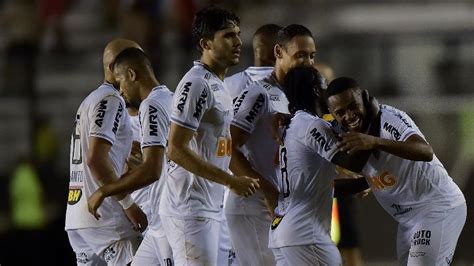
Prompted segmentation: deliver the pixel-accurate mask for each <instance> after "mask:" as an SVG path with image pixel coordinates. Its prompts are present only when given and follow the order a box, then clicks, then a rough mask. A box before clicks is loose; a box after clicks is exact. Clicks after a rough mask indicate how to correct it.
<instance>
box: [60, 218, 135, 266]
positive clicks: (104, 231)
mask: <svg viewBox="0 0 474 266" xmlns="http://www.w3.org/2000/svg"><path fill="white" fill-rule="evenodd" d="M67 235H68V237H69V243H70V244H71V247H72V249H73V250H74V253H76V261H77V265H88V266H89V265H127V264H128V263H130V262H131V261H132V258H133V254H135V251H136V250H137V248H138V245H139V244H140V239H141V236H140V234H139V233H135V232H133V233H132V232H130V233H129V235H125V236H120V235H119V234H118V233H117V230H115V229H111V228H100V227H98V228H84V229H76V230H67Z"/></svg>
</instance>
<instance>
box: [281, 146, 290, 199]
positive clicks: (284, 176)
mask: <svg viewBox="0 0 474 266" xmlns="http://www.w3.org/2000/svg"><path fill="white" fill-rule="evenodd" d="M280 171H281V188H282V192H283V197H284V198H286V197H288V196H290V182H289V181H288V165H287V159H286V147H281V148H280Z"/></svg>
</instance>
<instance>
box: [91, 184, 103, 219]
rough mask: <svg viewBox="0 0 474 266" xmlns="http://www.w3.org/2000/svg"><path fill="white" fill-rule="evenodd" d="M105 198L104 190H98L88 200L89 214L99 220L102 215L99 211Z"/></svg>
mask: <svg viewBox="0 0 474 266" xmlns="http://www.w3.org/2000/svg"><path fill="white" fill-rule="evenodd" d="M104 199H105V196H104V193H103V192H102V190H101V189H100V188H99V189H98V190H96V191H95V192H94V193H93V194H92V195H91V196H90V197H89V198H88V199H87V208H88V209H89V212H90V213H91V214H92V215H94V217H95V218H96V219H97V220H99V219H100V214H99V213H98V212H97V209H98V208H99V207H100V205H102V202H103V201H104Z"/></svg>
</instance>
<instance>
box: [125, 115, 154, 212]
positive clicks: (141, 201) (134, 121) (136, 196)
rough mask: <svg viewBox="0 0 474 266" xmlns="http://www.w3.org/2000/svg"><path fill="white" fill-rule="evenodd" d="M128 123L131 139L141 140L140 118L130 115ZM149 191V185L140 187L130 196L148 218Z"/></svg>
mask: <svg viewBox="0 0 474 266" xmlns="http://www.w3.org/2000/svg"><path fill="white" fill-rule="evenodd" d="M130 125H131V128H132V136H133V141H137V142H140V141H141V134H142V132H141V129H140V119H139V117H138V115H135V116H130ZM149 191H150V186H146V187H143V188H140V189H137V190H135V191H133V192H132V193H131V194H130V196H131V197H132V198H133V200H134V201H135V203H136V204H138V206H140V208H141V209H142V210H143V212H144V213H145V214H146V216H147V217H148V218H149V217H150V215H151V212H150V201H149V198H148V193H149Z"/></svg>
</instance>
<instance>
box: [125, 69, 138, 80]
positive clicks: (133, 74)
mask: <svg viewBox="0 0 474 266" xmlns="http://www.w3.org/2000/svg"><path fill="white" fill-rule="evenodd" d="M127 75H128V78H129V79H130V80H131V81H135V80H137V72H135V70H134V69H132V68H130V67H129V68H127Z"/></svg>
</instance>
